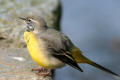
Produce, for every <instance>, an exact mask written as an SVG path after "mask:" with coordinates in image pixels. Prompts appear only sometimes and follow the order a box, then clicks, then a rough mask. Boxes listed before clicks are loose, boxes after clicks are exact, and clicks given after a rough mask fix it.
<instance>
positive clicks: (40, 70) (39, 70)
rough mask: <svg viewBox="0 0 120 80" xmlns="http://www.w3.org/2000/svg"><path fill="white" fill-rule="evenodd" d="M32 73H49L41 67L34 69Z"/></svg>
mask: <svg viewBox="0 0 120 80" xmlns="http://www.w3.org/2000/svg"><path fill="white" fill-rule="evenodd" d="M31 71H37V72H39V73H40V72H45V71H47V69H45V68H43V67H41V68H34V69H32V70H31Z"/></svg>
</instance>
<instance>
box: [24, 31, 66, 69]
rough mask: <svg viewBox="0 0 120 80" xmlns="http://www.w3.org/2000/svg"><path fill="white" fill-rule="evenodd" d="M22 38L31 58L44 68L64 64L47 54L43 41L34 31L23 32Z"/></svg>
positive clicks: (57, 66)
mask: <svg viewBox="0 0 120 80" xmlns="http://www.w3.org/2000/svg"><path fill="white" fill-rule="evenodd" d="M24 39H25V42H26V44H27V48H28V51H29V53H30V55H31V57H32V59H33V60H34V61H35V62H36V63H37V64H39V65H41V66H43V67H45V68H59V67H62V66H64V63H62V62H61V61H59V60H58V59H56V58H54V57H53V56H51V55H49V52H48V51H47V50H46V47H45V43H44V41H42V40H41V39H38V38H37V37H36V35H35V34H34V33H32V32H25V33H24Z"/></svg>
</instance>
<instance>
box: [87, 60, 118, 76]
mask: <svg viewBox="0 0 120 80" xmlns="http://www.w3.org/2000/svg"><path fill="white" fill-rule="evenodd" d="M88 64H90V65H92V66H94V67H96V68H98V69H101V70H103V71H105V72H108V73H110V74H112V75H115V76H119V75H118V74H116V73H114V72H112V71H111V70H109V69H107V68H105V67H103V66H101V65H99V64H97V63H95V62H92V61H90V62H88Z"/></svg>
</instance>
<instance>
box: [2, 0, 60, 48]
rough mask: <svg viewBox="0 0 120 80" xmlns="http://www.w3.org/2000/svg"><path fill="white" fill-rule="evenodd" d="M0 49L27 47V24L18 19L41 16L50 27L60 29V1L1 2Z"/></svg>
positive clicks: (26, 0) (24, 0)
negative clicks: (25, 31) (25, 35)
mask: <svg viewBox="0 0 120 80" xmlns="http://www.w3.org/2000/svg"><path fill="white" fill-rule="evenodd" d="M0 8H1V9H0V44H1V45H0V47H13V48H14V47H15V48H16V47H17V48H20V47H25V46H26V45H25V44H24V40H23V32H24V29H25V26H26V24H25V23H23V21H21V20H20V19H19V18H18V17H20V16H28V15H40V16H42V17H43V18H45V20H46V21H47V24H48V26H51V27H53V28H55V29H59V22H60V15H61V6H60V3H59V0H20V1H19V0H0Z"/></svg>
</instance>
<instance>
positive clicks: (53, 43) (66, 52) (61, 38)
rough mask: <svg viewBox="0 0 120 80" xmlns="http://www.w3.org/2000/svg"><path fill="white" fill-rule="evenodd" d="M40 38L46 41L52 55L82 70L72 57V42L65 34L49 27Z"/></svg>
mask: <svg viewBox="0 0 120 80" xmlns="http://www.w3.org/2000/svg"><path fill="white" fill-rule="evenodd" d="M40 38H41V39H43V40H44V41H45V42H46V43H47V48H48V50H49V51H50V52H51V54H52V55H53V56H54V57H56V58H58V59H59V60H61V61H62V62H64V63H66V64H68V65H70V66H72V67H74V68H76V69H78V70H80V71H81V72H82V69H81V68H80V67H79V66H78V64H77V63H76V61H75V60H74V58H73V57H72V53H71V50H72V47H73V44H72V42H71V41H70V39H69V38H68V37H67V36H65V35H64V34H63V33H60V32H58V31H55V30H54V29H49V30H47V31H46V32H45V33H44V35H41V36H40Z"/></svg>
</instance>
